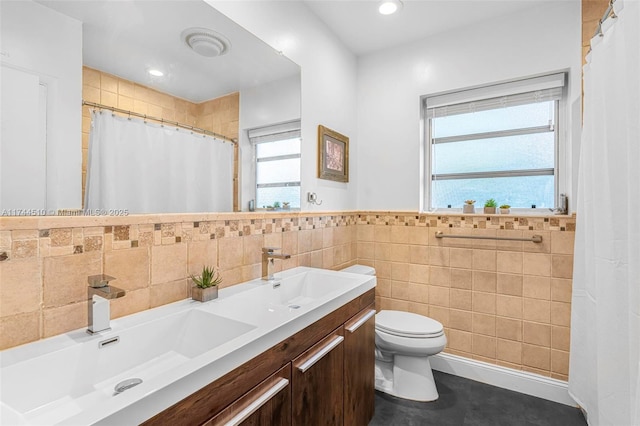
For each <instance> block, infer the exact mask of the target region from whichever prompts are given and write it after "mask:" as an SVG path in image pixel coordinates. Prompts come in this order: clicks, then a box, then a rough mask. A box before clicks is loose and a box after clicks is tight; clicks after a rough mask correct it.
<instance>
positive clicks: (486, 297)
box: [472, 291, 496, 315]
mask: <svg viewBox="0 0 640 426" xmlns="http://www.w3.org/2000/svg"><path fill="white" fill-rule="evenodd" d="M472 306H473V312H480V313H485V314H494V315H495V313H496V295H495V294H494V293H482V292H478V291H474V292H473V294H472Z"/></svg>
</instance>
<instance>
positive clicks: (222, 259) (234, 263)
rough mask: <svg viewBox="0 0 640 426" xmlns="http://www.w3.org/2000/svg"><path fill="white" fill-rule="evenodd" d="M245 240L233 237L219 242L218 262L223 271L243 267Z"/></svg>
mask: <svg viewBox="0 0 640 426" xmlns="http://www.w3.org/2000/svg"><path fill="white" fill-rule="evenodd" d="M243 254H244V238H240V237H231V238H221V239H220V240H218V262H219V263H220V268H221V269H223V270H228V269H234V268H238V267H240V266H242V259H243Z"/></svg>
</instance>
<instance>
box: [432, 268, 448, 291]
mask: <svg viewBox="0 0 640 426" xmlns="http://www.w3.org/2000/svg"><path fill="white" fill-rule="evenodd" d="M429 283H430V284H433V285H438V286H442V287H449V286H450V285H451V270H450V269H449V268H444V267H440V266H432V267H431V268H430V276H429Z"/></svg>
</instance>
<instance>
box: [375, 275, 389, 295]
mask: <svg viewBox="0 0 640 426" xmlns="http://www.w3.org/2000/svg"><path fill="white" fill-rule="evenodd" d="M377 281H378V282H377V283H376V295H377V296H381V297H391V280H388V279H384V278H378V279H377Z"/></svg>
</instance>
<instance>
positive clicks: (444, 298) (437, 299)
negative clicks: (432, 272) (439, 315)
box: [428, 285, 449, 307]
mask: <svg viewBox="0 0 640 426" xmlns="http://www.w3.org/2000/svg"><path fill="white" fill-rule="evenodd" d="M428 287H429V303H430V304H431V305H437V306H443V307H449V287H439V286H434V285H429V286H428Z"/></svg>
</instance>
